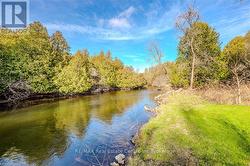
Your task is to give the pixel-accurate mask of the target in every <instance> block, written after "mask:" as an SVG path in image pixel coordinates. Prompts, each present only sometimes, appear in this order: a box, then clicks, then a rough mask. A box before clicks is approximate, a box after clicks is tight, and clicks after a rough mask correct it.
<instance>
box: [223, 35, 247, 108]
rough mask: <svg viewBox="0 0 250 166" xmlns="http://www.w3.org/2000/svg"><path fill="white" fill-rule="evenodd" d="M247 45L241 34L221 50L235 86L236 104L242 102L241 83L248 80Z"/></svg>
mask: <svg viewBox="0 0 250 166" xmlns="http://www.w3.org/2000/svg"><path fill="white" fill-rule="evenodd" d="M247 45H248V44H247V40H245V38H244V37H242V36H238V37H235V38H234V39H233V40H231V41H230V42H229V43H228V44H227V45H226V47H225V48H224V50H223V53H224V55H225V57H226V58H227V61H228V67H229V69H230V71H231V73H232V76H233V78H234V81H235V84H236V87H237V98H236V103H237V104H241V102H242V101H241V100H242V99H241V98H242V97H241V96H242V95H241V85H242V83H244V82H246V81H247V80H249V77H250V63H249V61H248V60H247V57H248V51H247V49H246V46H247Z"/></svg>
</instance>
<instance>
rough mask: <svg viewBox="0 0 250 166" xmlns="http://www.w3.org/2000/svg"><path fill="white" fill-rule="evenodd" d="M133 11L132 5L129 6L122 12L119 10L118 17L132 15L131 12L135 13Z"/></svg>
mask: <svg viewBox="0 0 250 166" xmlns="http://www.w3.org/2000/svg"><path fill="white" fill-rule="evenodd" d="M135 11H136V9H135V8H134V7H133V6H130V7H129V8H128V9H127V10H124V11H123V12H121V13H120V14H119V16H118V17H121V18H123V17H125V18H129V17H130V16H132V14H134V13H135Z"/></svg>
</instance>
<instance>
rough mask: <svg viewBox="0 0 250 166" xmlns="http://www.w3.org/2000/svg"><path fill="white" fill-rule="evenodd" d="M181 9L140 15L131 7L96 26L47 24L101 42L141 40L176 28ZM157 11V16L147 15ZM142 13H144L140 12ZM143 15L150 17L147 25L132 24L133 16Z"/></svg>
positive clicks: (99, 22) (158, 10)
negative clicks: (175, 18) (136, 14)
mask: <svg viewBox="0 0 250 166" xmlns="http://www.w3.org/2000/svg"><path fill="white" fill-rule="evenodd" d="M179 10H180V8H179V6H178V5H173V6H172V7H171V8H170V9H169V10H166V11H162V10H160V9H157V8H152V9H150V10H149V11H147V12H146V13H139V11H137V9H136V8H135V7H133V6H130V7H129V8H127V9H126V10H124V11H121V12H120V13H118V15H116V16H113V17H112V18H110V19H107V18H106V19H103V18H99V19H98V20H97V23H96V26H93V25H92V26H90V25H79V24H66V23H47V24H46V26H47V28H48V29H49V30H52V31H54V30H61V31H67V32H72V33H81V34H85V35H89V36H90V37H92V38H94V39H101V40H140V39H146V38H150V37H153V36H154V35H157V34H160V33H163V32H166V31H168V30H170V29H172V28H173V27H174V19H173V18H174V17H175V16H176V15H177V14H178V12H179ZM153 11H154V12H155V11H157V15H154V16H153V15H150V14H147V13H152V12H153ZM140 12H142V11H140ZM135 13H138V14H141V15H142V14H143V15H144V16H145V15H146V16H148V17H146V18H144V19H146V25H145V24H144V25H138V24H137V23H135V24H131V22H132V21H131V20H132V19H133V14H135Z"/></svg>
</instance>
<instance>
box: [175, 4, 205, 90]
mask: <svg viewBox="0 0 250 166" xmlns="http://www.w3.org/2000/svg"><path fill="white" fill-rule="evenodd" d="M199 19H200V15H199V12H198V11H197V10H196V9H195V8H194V7H193V6H191V5H190V6H189V7H188V9H187V11H186V12H184V13H182V14H181V15H180V16H178V18H177V20H176V27H177V29H179V30H180V31H181V32H182V33H183V34H184V35H186V36H187V44H188V47H190V49H191V54H192V55H191V56H192V65H191V77H190V88H191V89H192V88H193V84H194V76H195V75H194V72H195V65H196V56H197V55H196V54H197V53H196V51H195V46H194V36H195V33H197V32H196V31H190V29H191V27H192V26H193V25H194V23H196V22H198V21H199Z"/></svg>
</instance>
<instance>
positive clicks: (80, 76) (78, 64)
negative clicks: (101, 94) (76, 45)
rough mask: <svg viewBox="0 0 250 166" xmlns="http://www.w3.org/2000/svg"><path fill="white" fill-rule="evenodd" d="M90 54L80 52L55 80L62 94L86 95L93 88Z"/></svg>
mask: <svg viewBox="0 0 250 166" xmlns="http://www.w3.org/2000/svg"><path fill="white" fill-rule="evenodd" d="M90 66H91V64H90V62H89V53H88V51H87V50H84V51H78V52H77V53H76V54H75V55H74V56H73V57H72V59H71V60H70V62H69V65H67V66H65V67H64V68H63V69H62V71H61V73H60V74H59V75H58V76H57V78H56V79H55V81H54V82H55V84H56V85H57V86H58V88H59V91H60V92H62V93H84V92H86V91H88V90H89V89H90V88H91V87H92V80H91V77H90V71H89V69H90Z"/></svg>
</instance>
